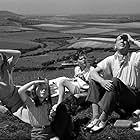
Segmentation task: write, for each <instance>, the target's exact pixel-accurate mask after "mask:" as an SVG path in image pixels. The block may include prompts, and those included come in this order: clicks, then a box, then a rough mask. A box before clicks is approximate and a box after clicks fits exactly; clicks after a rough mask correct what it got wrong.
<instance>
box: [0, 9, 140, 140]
mask: <svg viewBox="0 0 140 140" xmlns="http://www.w3.org/2000/svg"><path fill="white" fill-rule="evenodd" d="M139 21H140V16H139V15H123V16H119V15H117V16H116V15H115V16H110V15H106V16H99V15H98V16H97V15H96V16H95V15H76V16H59V17H56V16H24V15H18V14H15V13H11V12H8V11H0V46H1V48H7V49H19V50H21V52H22V55H21V57H20V59H19V61H18V63H17V65H16V68H15V71H14V82H15V84H18V85H22V84H25V83H27V82H29V81H31V80H34V79H37V77H38V76H43V77H47V78H48V79H53V78H57V77H61V76H68V77H72V76H73V74H74V73H73V67H71V68H63V67H61V63H62V62H63V61H64V60H65V61H67V60H69V59H71V58H74V55H75V53H76V51H77V50H78V49H79V48H82V49H85V51H86V52H87V54H88V56H89V58H90V60H91V62H94V61H95V58H96V60H97V61H100V60H102V59H104V58H105V57H106V56H108V55H111V54H113V53H114V52H113V49H112V47H113V45H114V44H110V43H103V42H94V41H92V42H86V43H76V42H77V41H79V39H80V38H82V37H108V38H110V37H111V38H116V36H117V35H118V34H120V33H122V32H128V33H130V34H131V35H132V36H134V37H135V38H136V39H140V30H139V28H140V23H139ZM42 24H43V25H42ZM44 24H45V26H44ZM34 25H36V26H37V27H36V26H34ZM38 25H39V26H38ZM26 27H28V28H29V29H25V30H24V29H21V28H26ZM56 99H57V98H54V99H53V103H55V102H56ZM90 117H91V107H88V108H85V109H84V110H83V111H80V112H79V113H78V114H77V115H76V116H73V123H74V126H75V129H74V132H75V133H76V135H77V138H76V140H87V139H96V140H106V139H108V140H139V139H140V134H139V133H137V132H136V131H134V130H133V129H130V128H128V129H120V128H115V127H114V126H113V123H114V120H115V119H116V118H118V117H119V115H118V114H117V113H113V115H112V116H111V117H110V121H109V123H108V125H107V127H106V128H105V129H104V130H103V131H102V132H99V133H95V134H93V135H90V134H89V133H86V132H84V131H83V127H84V126H85V125H86V124H87V122H88V121H89V120H90ZM132 119H133V118H132ZM134 121H135V120H134ZM30 129H31V127H30V126H29V125H27V124H25V123H23V122H21V121H20V120H18V119H17V118H15V117H13V116H12V115H11V114H9V113H6V114H3V113H0V139H12V140H19V139H20V140H27V139H30Z"/></svg>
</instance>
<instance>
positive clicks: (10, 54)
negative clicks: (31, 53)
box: [0, 49, 21, 66]
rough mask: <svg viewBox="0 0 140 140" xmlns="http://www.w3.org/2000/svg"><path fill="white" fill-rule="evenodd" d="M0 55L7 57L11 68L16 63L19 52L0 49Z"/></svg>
mask: <svg viewBox="0 0 140 140" xmlns="http://www.w3.org/2000/svg"><path fill="white" fill-rule="evenodd" d="M0 53H2V54H4V55H6V56H7V57H9V59H8V62H9V64H12V65H13V66H14V65H15V64H16V63H17V61H18V59H19V57H20V55H21V52H20V51H19V50H10V49H0Z"/></svg>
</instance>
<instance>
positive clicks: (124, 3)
mask: <svg viewBox="0 0 140 140" xmlns="http://www.w3.org/2000/svg"><path fill="white" fill-rule="evenodd" d="M1 10H2V11H3V10H4V11H5V10H6V11H11V12H14V13H17V14H25V15H27V14H38V15H42V14H43V15H70V14H135V13H140V0H0V11H1Z"/></svg>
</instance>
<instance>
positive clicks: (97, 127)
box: [90, 120, 107, 133]
mask: <svg viewBox="0 0 140 140" xmlns="http://www.w3.org/2000/svg"><path fill="white" fill-rule="evenodd" d="M106 124H107V121H105V122H103V121H101V120H99V121H98V122H97V123H96V125H94V126H93V127H92V128H91V129H90V133H94V132H97V131H99V130H101V129H103V128H104V127H105V126H106Z"/></svg>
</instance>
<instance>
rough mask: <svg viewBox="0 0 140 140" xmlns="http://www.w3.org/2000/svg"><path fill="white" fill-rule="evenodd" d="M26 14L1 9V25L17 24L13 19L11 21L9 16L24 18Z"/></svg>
mask: <svg viewBox="0 0 140 140" xmlns="http://www.w3.org/2000/svg"><path fill="white" fill-rule="evenodd" d="M22 17H24V16H22V15H19V14H15V13H13V12H9V11H0V26H17V24H16V23H15V22H13V21H10V20H9V18H12V19H13V18H22Z"/></svg>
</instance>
